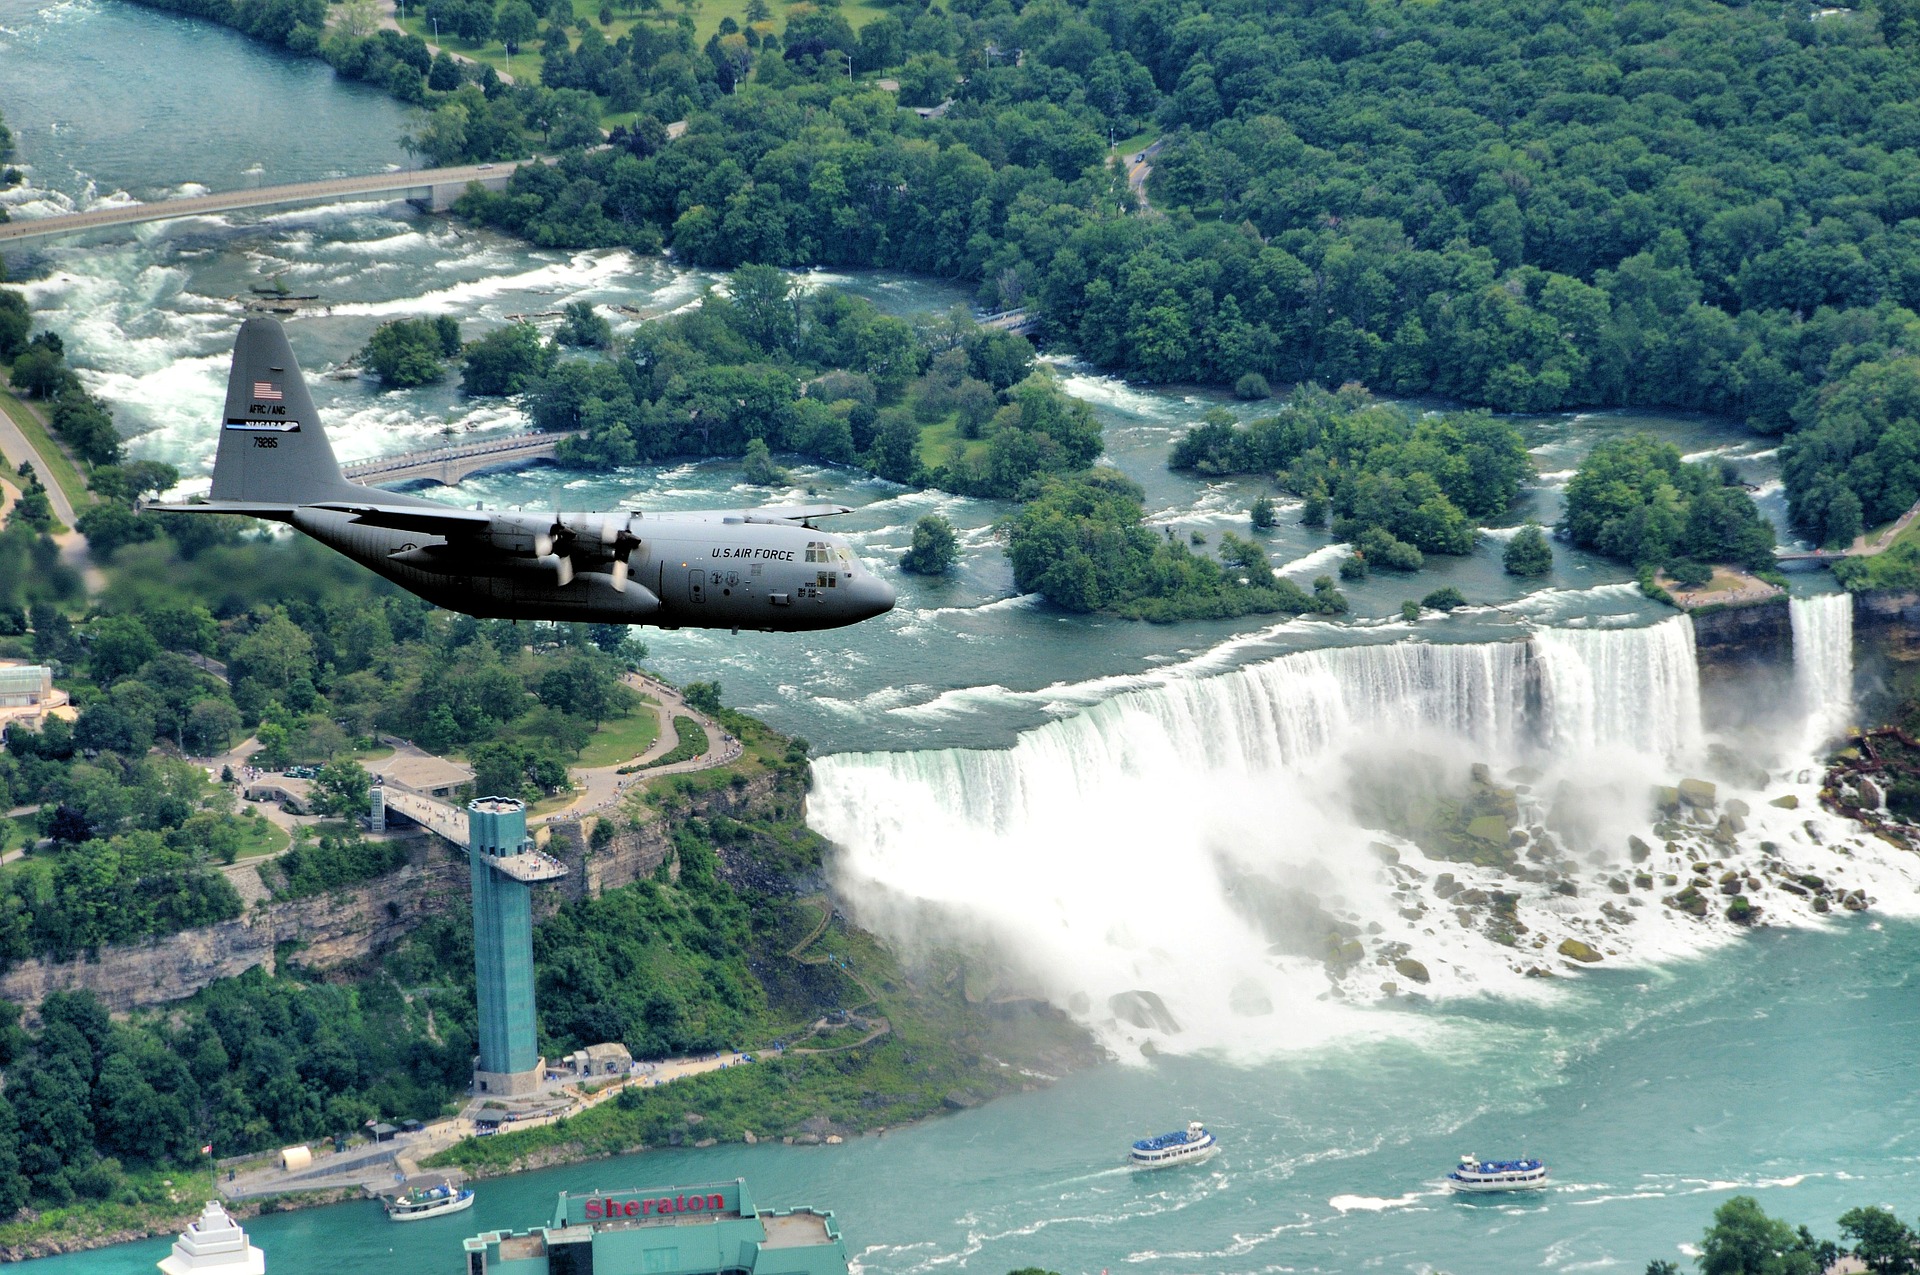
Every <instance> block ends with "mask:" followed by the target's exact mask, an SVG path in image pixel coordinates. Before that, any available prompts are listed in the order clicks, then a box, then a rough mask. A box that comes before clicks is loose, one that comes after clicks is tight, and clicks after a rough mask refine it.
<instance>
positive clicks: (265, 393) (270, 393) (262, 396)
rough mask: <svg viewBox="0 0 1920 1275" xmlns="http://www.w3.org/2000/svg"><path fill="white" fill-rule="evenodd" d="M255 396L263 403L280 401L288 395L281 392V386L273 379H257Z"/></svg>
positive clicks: (254, 388) (254, 387)
mask: <svg viewBox="0 0 1920 1275" xmlns="http://www.w3.org/2000/svg"><path fill="white" fill-rule="evenodd" d="M253 396H254V397H255V398H257V399H259V400H260V401H261V402H263V403H278V402H280V401H281V399H283V398H285V397H286V396H285V395H283V394H282V393H281V392H280V387H279V386H278V385H275V384H274V383H273V382H272V381H255V382H254V383H253Z"/></svg>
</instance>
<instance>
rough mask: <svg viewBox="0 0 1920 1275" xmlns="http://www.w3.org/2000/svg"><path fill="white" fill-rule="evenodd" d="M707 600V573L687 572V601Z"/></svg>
mask: <svg viewBox="0 0 1920 1275" xmlns="http://www.w3.org/2000/svg"><path fill="white" fill-rule="evenodd" d="M706 600H707V573H706V572H704V571H689V572H687V601H689V602H705V601H706Z"/></svg>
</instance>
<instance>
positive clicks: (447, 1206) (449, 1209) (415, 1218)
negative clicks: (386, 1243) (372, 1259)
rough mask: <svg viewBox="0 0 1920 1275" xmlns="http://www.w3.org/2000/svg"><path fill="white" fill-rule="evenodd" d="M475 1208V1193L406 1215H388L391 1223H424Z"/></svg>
mask: <svg viewBox="0 0 1920 1275" xmlns="http://www.w3.org/2000/svg"><path fill="white" fill-rule="evenodd" d="M472 1207H473V1193H472V1192H471V1191H470V1192H468V1193H467V1194H466V1195H463V1196H459V1197H456V1198H454V1199H451V1200H448V1201H446V1202H444V1203H442V1204H436V1205H434V1206H433V1207H431V1208H425V1209H416V1210H413V1211H410V1212H406V1213H388V1214H387V1221H389V1222H424V1221H426V1220H427V1219H428V1218H432V1217H445V1216H446V1215H447V1214H449V1213H464V1212H466V1211H467V1210H468V1209H470V1208H472Z"/></svg>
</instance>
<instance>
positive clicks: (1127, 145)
mask: <svg viewBox="0 0 1920 1275" xmlns="http://www.w3.org/2000/svg"><path fill="white" fill-rule="evenodd" d="M1160 134H1161V130H1160V129H1157V128H1150V129H1148V130H1147V131H1146V132H1144V133H1135V134H1134V135H1133V136H1132V137H1122V138H1118V139H1116V140H1115V141H1114V143H1113V149H1114V150H1115V151H1116V152H1117V153H1118V154H1119V156H1120V162H1121V163H1122V164H1125V163H1126V162H1127V161H1128V160H1130V159H1132V158H1133V157H1134V156H1135V155H1138V154H1139V153H1140V152H1141V151H1143V150H1145V149H1147V147H1149V146H1151V145H1153V143H1154V139H1155V138H1157V137H1159V136H1160Z"/></svg>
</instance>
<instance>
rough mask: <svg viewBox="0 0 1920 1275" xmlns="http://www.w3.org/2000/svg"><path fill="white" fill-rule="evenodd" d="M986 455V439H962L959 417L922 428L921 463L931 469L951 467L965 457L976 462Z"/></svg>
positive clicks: (949, 418) (951, 417)
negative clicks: (944, 466)
mask: <svg viewBox="0 0 1920 1275" xmlns="http://www.w3.org/2000/svg"><path fill="white" fill-rule="evenodd" d="M986 453H987V443H986V440H985V439H982V438H962V437H960V421H959V417H958V416H957V415H956V416H949V417H948V418H947V419H945V420H943V421H936V422H935V423H934V424H932V425H926V426H922V427H921V430H920V461H921V463H922V464H924V465H926V466H927V468H929V469H933V468H935V467H937V466H941V465H951V464H952V463H953V462H954V461H955V460H957V459H959V458H961V457H963V456H964V457H966V458H967V459H969V460H975V459H978V458H980V457H982V456H985V455H986Z"/></svg>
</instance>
